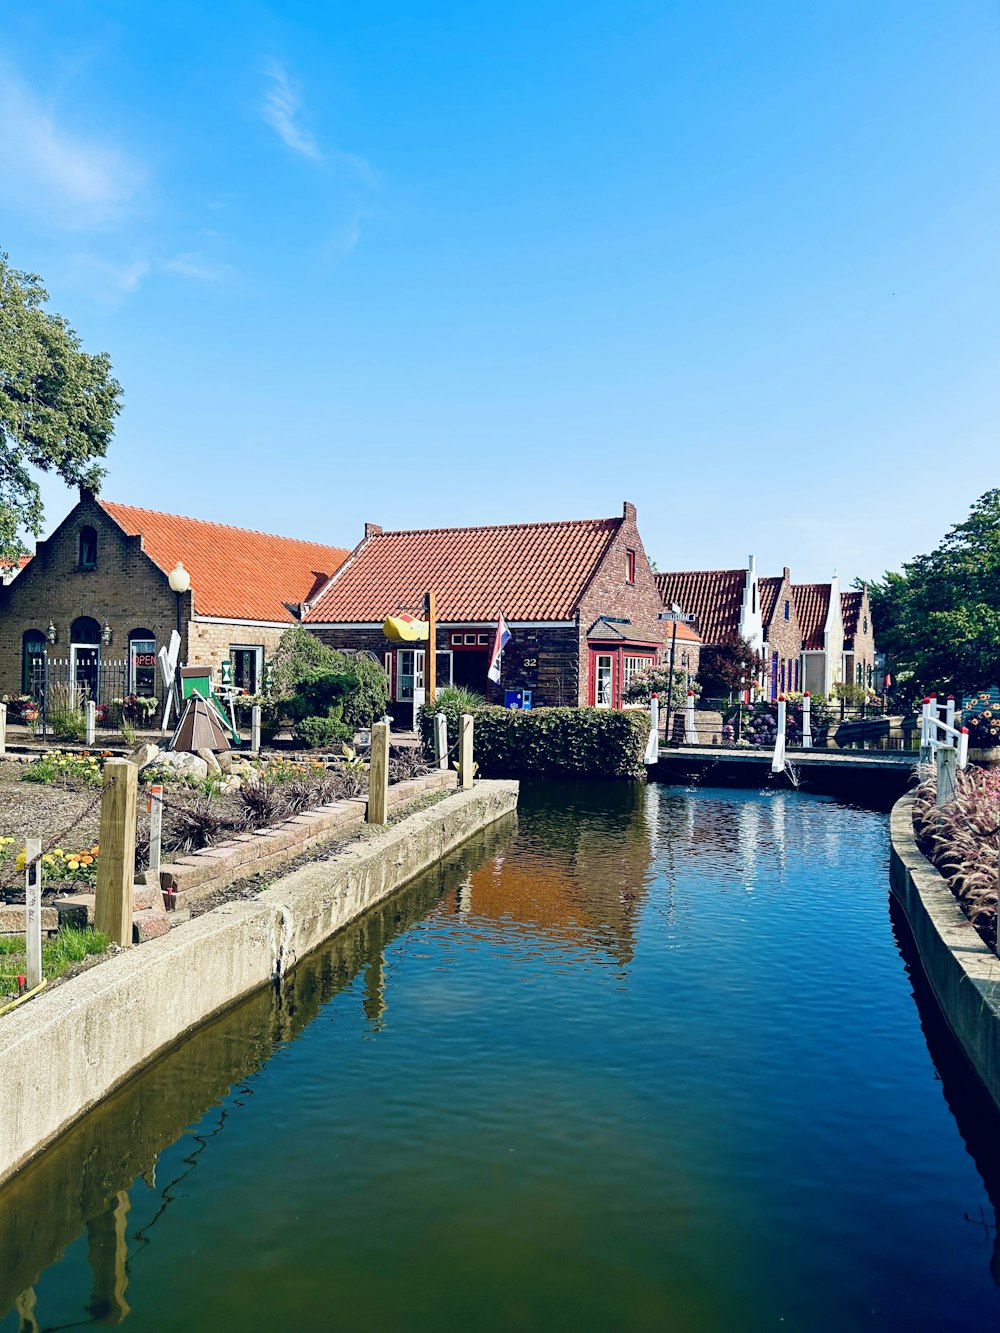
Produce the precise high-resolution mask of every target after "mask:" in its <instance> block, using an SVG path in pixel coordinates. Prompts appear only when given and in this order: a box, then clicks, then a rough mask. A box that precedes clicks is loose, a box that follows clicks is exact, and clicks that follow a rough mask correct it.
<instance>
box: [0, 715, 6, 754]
mask: <svg viewBox="0 0 1000 1333" xmlns="http://www.w3.org/2000/svg"><path fill="white" fill-rule="evenodd" d="M6 753H7V705H6V704H0V754H6Z"/></svg>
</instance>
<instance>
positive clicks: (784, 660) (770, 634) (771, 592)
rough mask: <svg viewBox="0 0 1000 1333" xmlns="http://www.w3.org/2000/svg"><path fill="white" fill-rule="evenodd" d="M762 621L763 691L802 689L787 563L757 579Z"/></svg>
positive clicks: (796, 620)
mask: <svg viewBox="0 0 1000 1333" xmlns="http://www.w3.org/2000/svg"><path fill="white" fill-rule="evenodd" d="M760 606H761V616H762V618H763V622H764V654H763V656H764V693H765V696H766V697H767V698H768V699H776V698H777V697H778V695H779V694H783V693H784V692H785V691H786V690H800V689H801V688H802V628H801V626H800V625H799V615H798V611H797V609H796V606H795V598H794V596H793V595H792V579H791V574H790V572H789V569H788V566H787V565H786V566H785V568H784V569H783V570H782V572H781V574H780V576H777V575H776V576H768V577H766V578H762V579H761V580H760Z"/></svg>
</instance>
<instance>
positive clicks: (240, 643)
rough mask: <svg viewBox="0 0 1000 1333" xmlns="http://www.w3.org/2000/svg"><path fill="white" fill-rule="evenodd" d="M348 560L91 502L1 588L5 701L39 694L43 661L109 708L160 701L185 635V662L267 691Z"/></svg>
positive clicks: (336, 553)
mask: <svg viewBox="0 0 1000 1333" xmlns="http://www.w3.org/2000/svg"><path fill="white" fill-rule="evenodd" d="M346 555H347V552H346V551H345V550H342V549H340V548H339V547H334V546H321V545H318V544H316V543H313V542H302V541H296V540H294V539H293V538H289V537H274V536H269V535H267V534H265V533H260V532H251V531H247V530H245V529H243V528H233V527H228V526H226V525H224V524H221V523H209V522H205V521H204V520H202V519H195V518H182V517H179V516H177V515H174V514H160V513H156V512H154V511H153V510H149V509H136V508H133V507H132V506H130V505H121V504H114V503H112V502H111V501H107V500H102V499H99V498H98V497H96V496H95V495H93V494H92V493H90V492H89V491H81V495H80V500H79V503H78V504H76V505H75V506H74V507H73V509H72V510H70V512H69V514H67V516H66V517H65V518H64V519H63V521H62V523H60V524H59V526H58V527H57V528H56V530H55V532H53V534H52V536H51V537H49V538H48V539H47V540H45V541H41V542H39V543H38V544H37V547H36V551H35V556H34V558H33V559H32V560H30V562H28V563H26V565H25V567H24V568H23V569H22V570H21V572H20V573H19V574H18V576H17V578H16V579H14V580H13V582H11V583H10V584H8V585H7V586H5V587H3V588H2V589H0V693H4V694H12V693H18V692H22V691H23V692H26V693H27V692H30V687H31V682H32V677H33V676H34V677H35V679H36V680H37V679H38V676H39V668H38V666H37V665H34V666H33V663H36V662H37V659H39V658H42V657H44V658H46V659H47V664H48V665H49V666H52V667H53V669H54V664H55V663H56V662H59V663H62V664H65V667H64V668H61V669H64V671H65V679H67V680H70V679H72V680H75V681H76V683H77V684H78V685H80V686H81V687H82V688H83V689H84V690H85V691H86V693H87V695H88V696H89V697H91V698H94V699H95V700H96V701H97V702H101V703H106V702H108V700H107V699H105V698H103V697H100V696H101V694H102V693H106V692H108V691H113V692H117V691H123V692H125V693H130V694H131V693H135V694H153V693H158V692H159V680H158V670H157V667H156V653H157V651H158V650H159V648H160V647H162V646H164V645H165V644H166V643H168V641H169V639H170V635H171V632H172V631H173V630H174V629H177V630H179V632H180V635H181V652H180V661H181V662H196V663H199V664H208V665H212V666H214V667H216V668H218V667H219V666H220V665H221V663H222V662H223V661H226V660H228V661H229V662H231V663H232V666H233V671H234V678H235V680H236V682H237V683H238V684H239V685H242V686H243V687H245V688H246V689H248V690H250V691H251V692H255V691H256V690H257V689H258V688H259V687H260V685H261V681H262V668H263V662H264V658H265V656H267V655H268V654H270V653H271V652H273V650H274V648H275V647H276V645H277V643H278V640H279V639H280V637H281V635H282V634H283V633H284V631H285V630H286V629H288V628H289V627H290V626H292V625H295V624H297V623H298V620H297V608H298V605H299V604H300V603H301V602H302V601H304V600H306V599H307V598H308V597H309V595H310V593H312V592H313V591H314V590H315V589H316V588H317V587H321V586H322V585H323V584H324V583H326V581H327V579H328V578H329V576H330V574H331V573H332V572H333V571H334V570H335V569H336V568H337V567H338V565H339V564H340V563H341V562H342V561H343V559H344V558H345V556H346ZM178 562H180V563H183V565H184V567H185V569H186V570H187V572H188V573H189V574H190V576H191V587H190V589H189V591H187V592H186V593H183V594H180V595H178V594H176V593H174V592H173V591H171V588H170V584H169V582H168V575H169V573H170V571H171V570H172V569H173V568H174V567H175V566H176V565H177V564H178ZM112 662H113V663H114V664H115V672H111V671H110V666H111V664H112ZM102 665H103V668H104V670H102ZM119 668H120V669H119Z"/></svg>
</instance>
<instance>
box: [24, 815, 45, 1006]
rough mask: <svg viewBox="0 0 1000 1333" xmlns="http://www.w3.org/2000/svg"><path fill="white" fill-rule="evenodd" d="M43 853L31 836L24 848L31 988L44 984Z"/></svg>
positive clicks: (26, 971)
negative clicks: (41, 858)
mask: <svg viewBox="0 0 1000 1333" xmlns="http://www.w3.org/2000/svg"><path fill="white" fill-rule="evenodd" d="M41 854H42V840H41V838H28V839H27V840H26V842H25V848H24V860H25V865H24V934H25V941H24V943H25V953H26V954H27V966H26V967H25V969H24V971H25V975H26V977H27V980H28V990H34V989H35V987H36V986H40V985H41V984H42V863H41V861H40V860H39V857H40V856H41Z"/></svg>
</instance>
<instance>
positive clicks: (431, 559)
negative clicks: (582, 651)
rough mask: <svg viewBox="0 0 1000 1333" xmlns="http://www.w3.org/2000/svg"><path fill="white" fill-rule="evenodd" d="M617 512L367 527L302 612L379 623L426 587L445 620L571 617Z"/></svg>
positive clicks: (321, 619)
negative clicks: (483, 524)
mask: <svg viewBox="0 0 1000 1333" xmlns="http://www.w3.org/2000/svg"><path fill="white" fill-rule="evenodd" d="M622 521H623V520H622V519H621V518H597V519H579V520H572V521H569V522H564V523H517V524H509V525H505V526H502V527H491V528H425V529H415V530H410V531H403V532H375V533H373V534H372V535H371V536H369V537H368V538H366V540H365V541H363V542H362V543H361V544H360V546H358V548H357V549H356V551H355V552H354V553H353V555H352V556H351V557H350V559H348V560H347V562H346V563H345V564H344V565H343V567H342V568H341V569H340V570H339V571H338V573H337V576H336V577H335V578H334V579H333V580H332V581H331V583H330V585H329V587H328V588H327V589H326V591H325V592H324V593H322V595H321V596H320V597H319V598H318V600H317V601H316V603H315V605H314V606H313V607H312V608H311V609H310V611H309V612H308V614H307V615H306V620H307V621H308V622H310V623H312V624H343V623H345V622H352V621H357V622H363V623H379V622H381V621H382V620H384V619H385V617H386V616H391V615H393V614H394V613H395V612H397V611H401V610H412V609H413V608H419V607H420V606H422V604H423V596H424V593H425V592H427V590H428V589H431V588H432V589H433V590H434V593H435V598H436V604H437V615H438V619H439V620H441V621H446V622H451V623H455V622H459V621H464V622H469V621H490V620H496V618H497V614H498V613H499V612H500V611H503V614H504V615H505V616H506V618H507V619H508V620H571V619H572V618H573V614H574V612H575V610H576V606H577V603H578V602H579V600H580V595H581V593H582V592H583V589H584V588H585V586H586V584H587V582H588V580H589V579H590V577H591V575H592V574H593V573H594V571H595V570H596V568H597V566H598V565H599V564H600V561H601V559H602V557H603V556H604V554H605V552H606V551H607V549H608V547H609V545H610V544H611V541H612V540H613V538H614V536H615V534H616V533H617V532H618V530H619V528H620V527H621V524H622Z"/></svg>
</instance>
